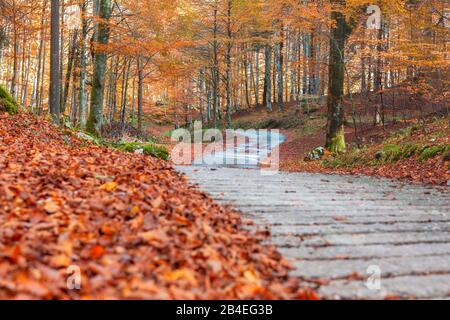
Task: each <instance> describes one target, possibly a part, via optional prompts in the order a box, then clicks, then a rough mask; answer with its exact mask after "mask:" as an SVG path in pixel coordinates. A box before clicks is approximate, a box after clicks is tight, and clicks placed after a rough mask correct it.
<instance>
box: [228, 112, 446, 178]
mask: <svg viewBox="0 0 450 320" xmlns="http://www.w3.org/2000/svg"><path fill="white" fill-rule="evenodd" d="M274 110H276V106H275V107H274ZM347 120H348V121H349V122H348V123H347V125H346V131H345V135H346V141H347V144H348V151H347V153H346V154H344V155H338V156H332V155H325V156H324V157H323V158H322V159H320V160H318V161H309V159H305V158H306V157H307V155H308V153H310V152H311V151H312V150H313V149H314V148H317V147H320V146H324V144H325V134H324V132H325V130H326V107H325V106H324V105H311V106H310V108H309V113H306V112H301V113H296V112H295V105H294V104H292V103H290V104H285V110H284V111H283V112H282V113H280V112H277V111H273V112H271V113H270V112H267V110H265V109H264V108H262V107H261V108H259V109H257V110H256V111H251V112H240V113H238V114H237V115H236V116H235V117H234V118H233V121H234V127H235V128H243V129H249V128H255V129H280V131H281V132H282V133H283V134H284V135H285V136H286V137H287V140H286V141H285V142H284V143H283V144H282V145H281V147H280V167H281V170H282V171H290V172H316V173H338V174H352V175H359V174H363V175H370V176H382V177H388V178H397V179H402V180H407V181H410V182H415V183H423V184H434V185H446V184H447V182H448V181H449V180H450V167H449V164H450V162H449V161H450V158H449V152H450V125H449V119H448V117H435V116H433V115H430V116H428V117H426V118H425V121H420V122H419V121H417V120H413V119H403V120H399V121H397V122H395V123H394V122H388V123H387V124H386V125H385V126H384V127H382V126H374V125H373V124H372V119H371V118H370V116H369V117H367V116H366V117H365V118H364V117H363V121H366V123H365V124H364V123H363V125H361V126H358V132H357V134H358V139H356V136H355V130H354V127H353V125H352V123H350V122H351V118H350V119H347ZM357 141H359V146H357Z"/></svg>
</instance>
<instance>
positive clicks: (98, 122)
mask: <svg viewBox="0 0 450 320" xmlns="http://www.w3.org/2000/svg"><path fill="white" fill-rule="evenodd" d="M111 11H112V7H111V0H100V11H99V18H100V22H99V23H98V26H97V39H96V40H97V42H98V43H99V44H100V45H106V44H107V43H108V41H109V32H110V30H109V29H110V28H109V24H108V22H109V19H110V18H111ZM106 59H107V57H106V54H105V53H104V52H101V51H96V52H95V62H94V75H93V79H92V90H91V110H90V114H89V120H88V123H87V129H88V130H89V131H90V132H92V133H100V130H101V127H102V116H103V114H102V108H103V95H104V89H105V73H106Z"/></svg>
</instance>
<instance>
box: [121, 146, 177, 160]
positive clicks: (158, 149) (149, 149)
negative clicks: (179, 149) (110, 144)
mask: <svg viewBox="0 0 450 320" xmlns="http://www.w3.org/2000/svg"><path fill="white" fill-rule="evenodd" d="M114 147H115V148H116V149H119V150H121V151H124V152H136V151H138V150H142V152H143V153H144V154H145V155H147V156H151V157H154V158H159V159H162V160H169V158H170V155H169V151H168V150H167V148H166V147H164V146H158V145H154V144H148V143H141V142H130V143H123V144H115V145H114Z"/></svg>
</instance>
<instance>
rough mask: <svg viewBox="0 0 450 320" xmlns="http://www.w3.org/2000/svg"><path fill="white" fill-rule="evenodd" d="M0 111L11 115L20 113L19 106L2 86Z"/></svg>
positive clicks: (0, 90) (0, 89)
mask: <svg viewBox="0 0 450 320" xmlns="http://www.w3.org/2000/svg"><path fill="white" fill-rule="evenodd" d="M0 111H3V112H5V111H6V112H8V113H9V114H16V113H17V112H18V111H19V104H18V103H17V101H16V100H15V99H14V97H13V96H12V95H11V94H10V93H9V91H8V90H6V89H5V88H4V87H3V86H0Z"/></svg>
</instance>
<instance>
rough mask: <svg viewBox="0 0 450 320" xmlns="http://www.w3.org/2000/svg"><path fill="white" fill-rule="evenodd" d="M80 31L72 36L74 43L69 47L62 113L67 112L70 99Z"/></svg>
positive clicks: (76, 31)
mask: <svg viewBox="0 0 450 320" xmlns="http://www.w3.org/2000/svg"><path fill="white" fill-rule="evenodd" d="M77 38H78V30H75V32H74V33H73V35H72V41H71V43H70V45H69V56H68V59H69V60H68V61H67V71H66V80H65V84H64V92H63V101H62V105H61V113H62V114H64V112H66V105H67V98H68V97H69V88H70V77H71V76H72V69H73V61H74V59H75V53H76V46H77Z"/></svg>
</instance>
